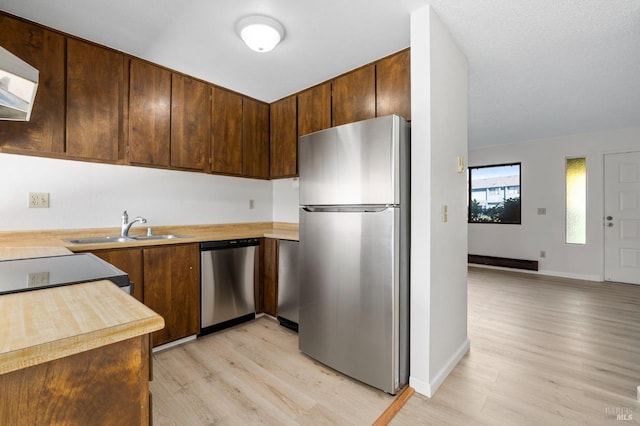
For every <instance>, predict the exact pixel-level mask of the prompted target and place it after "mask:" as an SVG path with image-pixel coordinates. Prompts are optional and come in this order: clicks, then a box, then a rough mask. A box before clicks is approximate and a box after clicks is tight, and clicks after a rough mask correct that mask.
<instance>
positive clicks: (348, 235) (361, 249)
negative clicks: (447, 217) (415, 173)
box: [299, 208, 406, 393]
mask: <svg viewBox="0 0 640 426" xmlns="http://www.w3.org/2000/svg"><path fill="white" fill-rule="evenodd" d="M399 219H400V212H399V209H397V208H387V209H384V210H383V211H380V212H375V213H359V212H353V211H346V212H345V211H338V212H335V211H334V212H331V211H322V212H309V211H307V210H306V209H304V208H303V209H301V210H300V309H299V331H300V332H299V347H300V350H301V351H302V352H303V353H305V354H307V355H309V356H311V357H313V358H315V359H317V360H318V361H320V362H322V363H324V364H326V365H328V366H330V367H332V368H334V369H336V370H338V371H341V372H343V373H345V374H347V375H349V376H351V377H353V378H355V379H358V380H360V381H362V382H364V383H367V384H369V385H371V386H374V387H377V388H379V389H382V390H384V391H385V392H388V393H395V392H397V390H398V389H399V387H400V386H401V385H403V384H406V377H405V378H404V379H400V378H399V377H400V375H401V372H400V369H401V367H400V359H401V358H402V357H404V356H405V355H406V354H404V353H403V354H400V345H399V339H400V328H399V321H400V320H399V316H400V302H399V301H400V264H399V255H398V253H399V245H400V243H399V238H398V237H399V235H398V234H399ZM404 367H406V366H404V365H403V367H402V369H403V371H402V373H405V371H404V370H405V368H404ZM400 382H404V383H400Z"/></svg>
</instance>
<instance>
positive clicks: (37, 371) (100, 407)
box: [0, 334, 150, 425]
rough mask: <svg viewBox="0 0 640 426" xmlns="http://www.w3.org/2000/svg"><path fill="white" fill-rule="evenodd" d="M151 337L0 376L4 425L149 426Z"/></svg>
mask: <svg viewBox="0 0 640 426" xmlns="http://www.w3.org/2000/svg"><path fill="white" fill-rule="evenodd" d="M149 360H150V351H149V335H148V334H147V335H143V336H138V337H134V338H131V339H127V340H123V341H121V342H117V343H112V344H110V345H107V346H103V347H100V348H96V349H92V350H89V351H86V352H80V353H78V354H75V355H71V356H68V357H65V358H60V359H57V360H53V361H49V362H46V363H44V364H39V365H35V366H32V367H27V368H24V369H22V370H17V371H13V372H10V373H6V374H3V375H0V389H1V391H0V392H1V394H2V397H1V398H0V424H2V425H19V424H21V425H22V424H24V425H51V424H78V425H91V424H93V425H98V424H100V425H107V424H111V425H147V424H149V423H150V415H149V413H150V406H149V369H150V365H149Z"/></svg>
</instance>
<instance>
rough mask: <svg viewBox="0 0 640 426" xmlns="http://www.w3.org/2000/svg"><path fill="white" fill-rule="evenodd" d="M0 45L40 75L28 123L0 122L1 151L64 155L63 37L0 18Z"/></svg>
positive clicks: (6, 18) (3, 17) (11, 19)
mask: <svg viewBox="0 0 640 426" xmlns="http://www.w3.org/2000/svg"><path fill="white" fill-rule="evenodd" d="M0 45H2V47H4V48H5V49H7V50H8V51H9V52H11V53H13V54H14V55H16V56H18V57H19V58H20V59H22V60H23V61H25V62H27V63H28V64H30V65H31V66H33V67H35V68H37V69H38V71H39V72H40V75H39V84H38V91H37V92H36V98H35V102H34V104H33V109H32V110H31V119H30V120H29V121H28V122H24V121H0V148H14V149H19V150H28V151H35V152H45V153H46V152H52V153H62V152H64V52H65V46H64V37H63V36H62V35H60V34H56V33H53V32H51V31H47V30H44V29H42V28H40V27H36V26H34V25H30V24H26V23H24V22H22V21H19V20H17V19H13V18H10V17H8V16H2V15H0Z"/></svg>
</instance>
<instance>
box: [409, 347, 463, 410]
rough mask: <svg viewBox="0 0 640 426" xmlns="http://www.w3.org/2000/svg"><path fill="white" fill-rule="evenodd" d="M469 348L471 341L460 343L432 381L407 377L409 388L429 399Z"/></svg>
mask: <svg viewBox="0 0 640 426" xmlns="http://www.w3.org/2000/svg"><path fill="white" fill-rule="evenodd" d="M470 347H471V341H470V340H469V339H468V338H467V339H465V341H464V342H463V343H462V345H461V346H460V347H459V348H458V350H457V351H456V352H455V353H454V354H453V356H452V357H451V358H450V359H449V362H447V363H446V364H445V365H444V367H442V369H440V371H439V372H438V374H436V375H435V377H434V378H433V379H431V380H430V381H429V382H425V381H424V380H421V379H418V378H416V377H413V376H410V377H409V386H411V387H412V388H413V389H414V390H415V391H416V392H418V393H419V394H422V395H424V396H426V397H428V398H431V397H432V396H433V394H434V393H435V392H436V391H437V390H438V388H439V387H440V385H441V384H442V383H443V382H444V380H445V379H446V378H447V376H448V375H449V373H451V372H452V371H453V369H454V368H455V367H456V365H458V363H459V362H460V360H461V359H462V357H464V356H465V354H466V353H467V352H469V348H470Z"/></svg>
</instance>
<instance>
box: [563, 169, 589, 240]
mask: <svg viewBox="0 0 640 426" xmlns="http://www.w3.org/2000/svg"><path fill="white" fill-rule="evenodd" d="M566 183H567V192H566V196H567V199H566V205H567V206H566V215H567V217H566V225H567V229H566V231H567V232H566V242H567V243H569V244H585V243H586V242H587V159H586V158H585V157H579V158H567V167H566Z"/></svg>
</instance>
